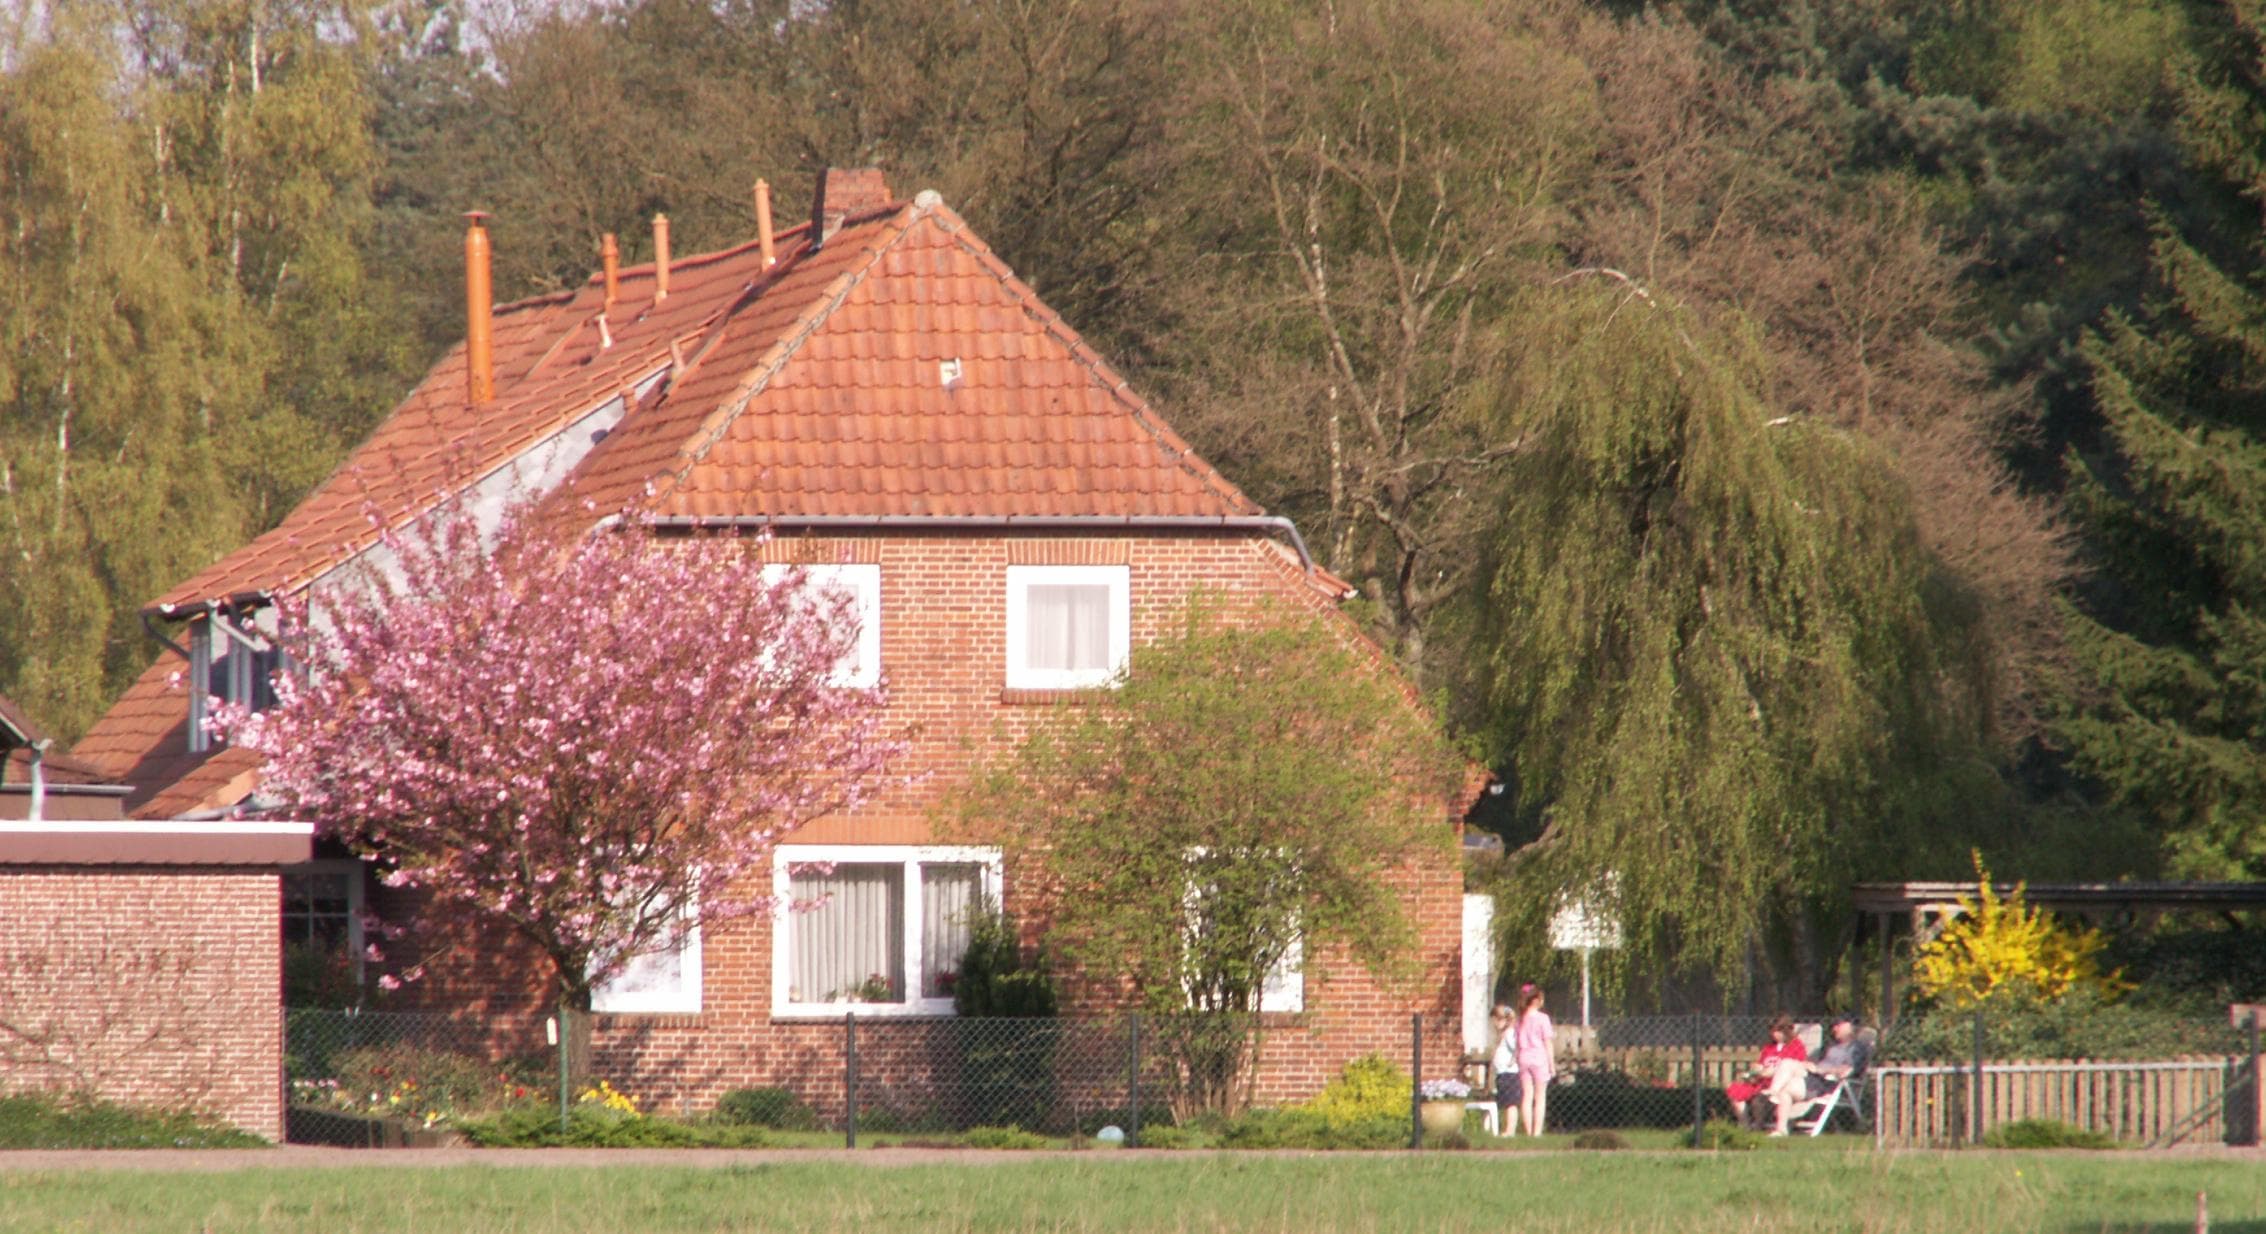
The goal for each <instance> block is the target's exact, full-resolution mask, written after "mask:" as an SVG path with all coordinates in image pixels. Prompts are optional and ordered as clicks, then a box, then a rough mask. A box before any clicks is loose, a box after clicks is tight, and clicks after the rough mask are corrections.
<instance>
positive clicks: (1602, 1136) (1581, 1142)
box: [1574, 1131, 1629, 1152]
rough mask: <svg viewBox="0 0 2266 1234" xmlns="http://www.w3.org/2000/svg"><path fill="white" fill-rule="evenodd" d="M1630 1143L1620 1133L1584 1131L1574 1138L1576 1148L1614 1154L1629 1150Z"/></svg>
mask: <svg viewBox="0 0 2266 1234" xmlns="http://www.w3.org/2000/svg"><path fill="white" fill-rule="evenodd" d="M1628 1146H1629V1142H1628V1141H1627V1140H1624V1139H1622V1138H1621V1133H1620V1132H1618V1131H1584V1132H1582V1133H1581V1134H1580V1135H1577V1136H1575V1137H1574V1147H1575V1148H1583V1149H1590V1150H1592V1151H1596V1152H1613V1151H1615V1150H1618V1149H1623V1148H1627V1147H1628Z"/></svg>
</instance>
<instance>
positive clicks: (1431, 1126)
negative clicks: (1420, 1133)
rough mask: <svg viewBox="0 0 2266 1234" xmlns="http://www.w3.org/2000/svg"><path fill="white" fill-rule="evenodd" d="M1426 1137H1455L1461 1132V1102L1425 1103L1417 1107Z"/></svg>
mask: <svg viewBox="0 0 2266 1234" xmlns="http://www.w3.org/2000/svg"><path fill="white" fill-rule="evenodd" d="M1417 1113H1418V1117H1419V1118H1421V1119H1422V1120H1423V1122H1424V1134H1426V1135H1455V1134H1458V1133H1460V1132H1462V1131H1463V1102H1461V1101H1427V1102H1425V1103H1424V1104H1423V1105H1422V1106H1420V1107H1418V1110H1417Z"/></svg>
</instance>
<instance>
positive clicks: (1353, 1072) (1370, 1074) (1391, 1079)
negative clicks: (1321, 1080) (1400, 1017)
mask: <svg viewBox="0 0 2266 1234" xmlns="http://www.w3.org/2000/svg"><path fill="white" fill-rule="evenodd" d="M1408 1099H1409V1079H1408V1073H1407V1072H1405V1071H1403V1070H1401V1069H1400V1068H1398V1067H1396V1066H1394V1065H1393V1064H1392V1062H1391V1061H1390V1060H1389V1059H1387V1058H1385V1057H1384V1056H1383V1055H1381V1054H1364V1055H1362V1056H1361V1057H1360V1058H1357V1059H1354V1060H1353V1061H1352V1062H1350V1063H1347V1064H1346V1065H1345V1070H1343V1071H1340V1072H1338V1074H1337V1078H1336V1079H1333V1080H1331V1081H1330V1082H1329V1083H1328V1084H1327V1085H1325V1086H1324V1087H1323V1089H1322V1091H1321V1092H1319V1093H1317V1094H1315V1095H1314V1097H1313V1099H1312V1100H1310V1101H1307V1102H1306V1103H1305V1104H1304V1105H1301V1106H1299V1107H1297V1108H1298V1109H1300V1110H1304V1111H1305V1112H1307V1113H1309V1114H1312V1115H1314V1116H1315V1117H1317V1118H1319V1119H1321V1121H1322V1122H1323V1123H1324V1124H1326V1125H1328V1126H1330V1127H1350V1126H1354V1125H1357V1124H1360V1123H1366V1122H1369V1121H1370V1120H1372V1119H1379V1118H1394V1119H1398V1120H1400V1123H1401V1125H1402V1135H1403V1137H1404V1138H1405V1137H1406V1134H1407V1123H1408Z"/></svg>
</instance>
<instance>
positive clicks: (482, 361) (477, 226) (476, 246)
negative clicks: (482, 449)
mask: <svg viewBox="0 0 2266 1234" xmlns="http://www.w3.org/2000/svg"><path fill="white" fill-rule="evenodd" d="M464 217H465V218H466V219H469V220H470V221H471V225H470V226H468V227H466V228H465V229H464V375H465V381H464V387H465V389H464V393H465V397H466V398H467V399H468V400H469V401H471V402H473V403H475V404H478V403H485V402H487V401H488V400H490V399H492V398H494V397H496V352H495V343H494V340H493V334H492V331H493V328H494V321H493V318H494V308H495V294H494V289H493V287H492V285H491V283H490V274H489V269H488V228H487V222H488V216H487V215H486V214H485V213H483V212H482V211H479V210H473V211H471V212H469V213H467V214H466V215H465V216H464Z"/></svg>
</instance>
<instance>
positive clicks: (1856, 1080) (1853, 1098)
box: [1791, 1028, 1879, 1136]
mask: <svg viewBox="0 0 2266 1234" xmlns="http://www.w3.org/2000/svg"><path fill="white" fill-rule="evenodd" d="M1857 1040H1858V1044H1859V1048H1860V1051H1861V1052H1860V1053H1859V1055H1858V1062H1857V1069H1856V1070H1854V1071H1852V1072H1850V1073H1849V1074H1848V1075H1845V1076H1843V1077H1841V1079H1840V1080H1839V1081H1837V1082H1835V1084H1834V1086H1833V1087H1832V1088H1829V1089H1827V1090H1826V1091H1825V1093H1824V1094H1823V1095H1822V1096H1820V1097H1818V1098H1817V1099H1816V1100H1815V1101H1813V1102H1812V1103H1811V1105H1812V1106H1813V1107H1814V1108H1816V1110H1817V1113H1816V1115H1814V1116H1812V1117H1811V1118H1809V1119H1808V1121H1806V1122H1795V1123H1793V1124H1791V1125H1792V1126H1793V1128H1794V1129H1795V1130H1797V1131H1801V1132H1804V1133H1806V1134H1809V1135H1812V1136H1814V1135H1817V1134H1818V1133H1819V1132H1822V1131H1824V1130H1825V1127H1826V1124H1827V1123H1830V1122H1832V1121H1833V1115H1834V1112H1835V1111H1836V1110H1840V1109H1843V1108H1846V1109H1847V1110H1848V1111H1849V1117H1850V1119H1851V1120H1853V1121H1854V1122H1855V1123H1856V1124H1857V1129H1858V1130H1859V1131H1862V1130H1864V1129H1866V1128H1868V1127H1870V1126H1872V1120H1871V1119H1870V1118H1868V1117H1866V1114H1865V1075H1866V1073H1867V1072H1869V1071H1871V1070H1872V1069H1873V1050H1874V1048H1875V1043H1876V1042H1878V1040H1879V1035H1878V1034H1876V1033H1875V1032H1874V1031H1873V1030H1872V1029H1869V1028H1867V1029H1860V1030H1859V1031H1858V1033H1857Z"/></svg>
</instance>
